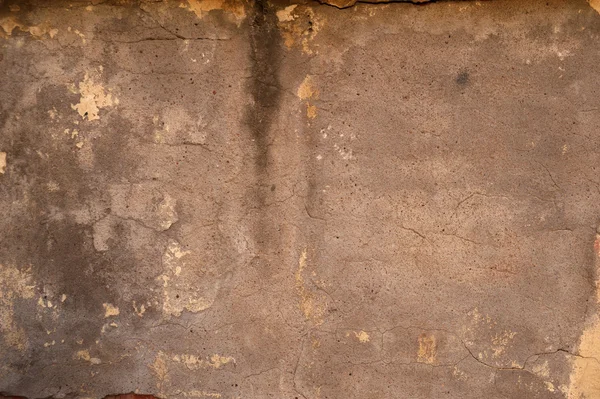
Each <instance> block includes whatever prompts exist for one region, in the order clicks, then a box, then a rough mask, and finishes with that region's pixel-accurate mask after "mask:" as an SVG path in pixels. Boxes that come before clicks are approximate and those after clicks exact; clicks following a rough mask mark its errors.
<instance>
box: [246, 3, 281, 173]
mask: <svg viewBox="0 0 600 399" xmlns="http://www.w3.org/2000/svg"><path fill="white" fill-rule="evenodd" d="M249 20H250V51H251V52H250V63H251V68H250V69H251V73H252V76H251V78H250V85H249V90H250V94H251V95H252V99H253V103H252V104H250V106H248V108H247V109H246V115H245V123H246V125H247V126H248V128H249V130H250V132H251V134H252V139H253V140H254V145H255V165H256V167H257V173H258V174H261V175H264V174H265V169H266V168H267V166H268V163H269V148H268V147H269V141H270V140H269V131H270V129H271V126H272V124H273V121H274V119H275V117H276V115H277V112H278V110H279V103H280V100H281V89H280V83H279V68H280V64H281V58H280V52H281V43H280V41H281V39H280V34H279V31H278V29H277V17H276V15H275V10H274V9H273V8H272V6H270V5H269V3H268V2H267V1H265V0H257V1H256V2H255V3H254V10H253V15H252V17H251V18H250V19H249Z"/></svg>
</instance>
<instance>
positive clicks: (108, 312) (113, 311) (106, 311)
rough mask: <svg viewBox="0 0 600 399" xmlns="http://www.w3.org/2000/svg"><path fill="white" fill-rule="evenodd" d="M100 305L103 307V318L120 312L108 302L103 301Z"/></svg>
mask: <svg viewBox="0 0 600 399" xmlns="http://www.w3.org/2000/svg"><path fill="white" fill-rule="evenodd" d="M102 306H103V307H104V318H105V319H106V318H107V317H113V316H118V315H119V313H120V312H119V308H118V307H116V306H114V305H112V304H110V303H103V304H102Z"/></svg>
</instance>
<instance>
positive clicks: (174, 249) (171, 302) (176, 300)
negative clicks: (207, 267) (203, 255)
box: [158, 240, 219, 317]
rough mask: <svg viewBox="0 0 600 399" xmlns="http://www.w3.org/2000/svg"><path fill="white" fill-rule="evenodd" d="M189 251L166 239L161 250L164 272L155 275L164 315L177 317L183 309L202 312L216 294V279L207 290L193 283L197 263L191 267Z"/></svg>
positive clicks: (210, 303) (197, 268)
mask: <svg viewBox="0 0 600 399" xmlns="http://www.w3.org/2000/svg"><path fill="white" fill-rule="evenodd" d="M191 254H192V252H191V251H186V250H184V249H183V248H182V247H181V245H180V244H179V243H178V242H177V241H175V240H171V241H169V244H168V245H167V249H166V250H165V253H164V254H163V265H164V266H165V272H164V273H163V275H162V276H160V277H159V278H158V279H159V280H162V282H163V313H165V314H167V315H170V316H176V317H178V316H180V315H181V313H182V312H183V311H184V310H187V311H189V312H192V313H198V312H201V311H203V310H206V309H208V308H210V307H211V306H212V304H213V302H214V299H215V297H216V294H217V291H218V289H219V284H218V283H215V284H213V285H212V288H211V291H209V292H206V293H200V292H199V288H198V287H197V284H195V283H194V278H195V277H196V275H197V274H196V273H197V272H198V271H199V267H198V266H195V267H194V268H192V267H191V266H192V264H191V260H190V259H189V258H190V255H191ZM194 269H195V270H194ZM203 294H204V295H203Z"/></svg>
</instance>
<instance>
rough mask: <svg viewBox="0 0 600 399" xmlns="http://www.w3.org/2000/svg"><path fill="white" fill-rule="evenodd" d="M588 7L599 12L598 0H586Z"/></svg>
mask: <svg viewBox="0 0 600 399" xmlns="http://www.w3.org/2000/svg"><path fill="white" fill-rule="evenodd" d="M588 3H589V4H590V7H592V8H593V9H594V10H596V11H597V12H598V13H599V14H600V0H588Z"/></svg>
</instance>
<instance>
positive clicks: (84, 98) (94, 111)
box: [71, 73, 119, 121]
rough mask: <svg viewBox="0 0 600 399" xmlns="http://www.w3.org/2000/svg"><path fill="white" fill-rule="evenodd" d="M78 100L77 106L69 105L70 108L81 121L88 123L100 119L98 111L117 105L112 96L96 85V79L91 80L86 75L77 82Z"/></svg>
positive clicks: (99, 85)
mask: <svg viewBox="0 0 600 399" xmlns="http://www.w3.org/2000/svg"><path fill="white" fill-rule="evenodd" d="M79 94H80V96H81V97H80V99H79V103H78V104H75V105H73V104H71V108H72V109H74V110H75V111H77V113H78V114H79V115H80V116H81V118H82V119H84V120H85V118H87V120H88V121H93V120H97V119H100V116H99V115H98V113H99V112H100V109H102V108H106V107H111V106H113V105H116V104H118V103H119V101H118V100H117V99H116V98H115V97H113V95H112V94H111V93H110V92H108V91H107V90H105V89H104V87H103V86H102V85H101V84H100V83H97V78H92V77H91V76H90V75H89V73H86V74H85V76H84V78H83V81H81V82H79Z"/></svg>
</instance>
